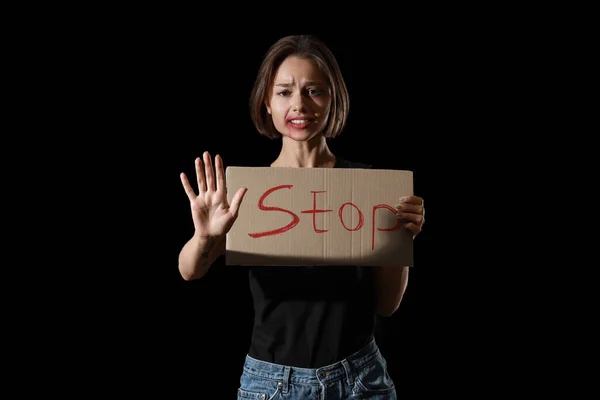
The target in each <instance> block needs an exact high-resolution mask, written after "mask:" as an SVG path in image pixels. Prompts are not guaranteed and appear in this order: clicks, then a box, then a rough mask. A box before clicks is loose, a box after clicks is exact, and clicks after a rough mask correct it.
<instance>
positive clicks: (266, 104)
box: [265, 101, 271, 114]
mask: <svg viewBox="0 0 600 400" xmlns="http://www.w3.org/2000/svg"><path fill="white" fill-rule="evenodd" d="M265 107H266V108H267V112H268V113H269V114H271V107H270V106H269V103H267V102H266V101H265Z"/></svg>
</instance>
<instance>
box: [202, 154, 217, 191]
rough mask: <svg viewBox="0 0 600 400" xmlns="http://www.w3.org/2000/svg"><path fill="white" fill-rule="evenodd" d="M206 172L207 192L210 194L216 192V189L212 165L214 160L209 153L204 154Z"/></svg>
mask: <svg viewBox="0 0 600 400" xmlns="http://www.w3.org/2000/svg"><path fill="white" fill-rule="evenodd" d="M204 171H205V172H206V173H205V174H204V175H205V178H206V190H207V191H209V192H214V191H215V190H216V189H215V173H214V168H213V164H212V159H211V158H210V154H209V153H208V151H205V152H204Z"/></svg>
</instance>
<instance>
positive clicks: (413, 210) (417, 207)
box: [395, 196, 425, 239]
mask: <svg viewBox="0 0 600 400" xmlns="http://www.w3.org/2000/svg"><path fill="white" fill-rule="evenodd" d="M424 204H425V202H424V201H423V199H422V198H421V197H418V196H405V197H401V198H400V203H399V204H396V205H395V208H396V209H397V210H398V214H397V215H398V219H400V220H401V221H402V226H404V227H405V228H407V229H409V230H410V231H411V232H412V233H413V239H414V238H415V237H416V236H417V235H418V234H419V232H421V230H422V229H423V224H424V223H425V205H424Z"/></svg>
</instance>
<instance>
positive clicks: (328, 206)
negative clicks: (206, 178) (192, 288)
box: [226, 167, 413, 266]
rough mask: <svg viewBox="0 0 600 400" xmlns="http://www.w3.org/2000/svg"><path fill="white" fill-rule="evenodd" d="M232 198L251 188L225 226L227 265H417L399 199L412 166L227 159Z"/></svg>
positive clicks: (407, 190) (408, 185) (409, 186)
mask: <svg viewBox="0 0 600 400" xmlns="http://www.w3.org/2000/svg"><path fill="white" fill-rule="evenodd" d="M226 183H227V196H228V199H229V201H231V198H232V197H233V194H235V192H236V191H237V190H238V189H239V188H240V187H247V188H248V191H247V192H246V194H245V196H244V200H243V201H242V204H241V206H240V210H239V213H238V219H237V220H236V221H235V223H234V224H233V227H232V228H231V230H230V231H229V233H228V234H227V246H226V264H227V265H281V266H286V265H288V266H291V265H298V266H299V265H304V266H312V265H369V266H373V265H412V263H413V238H412V233H411V232H410V231H409V230H408V229H406V228H403V227H402V226H401V225H400V223H399V220H398V218H397V216H396V214H395V213H396V210H395V209H394V208H393V207H394V205H396V204H398V203H399V199H400V197H402V196H406V195H412V194H413V173H412V171H399V170H376V169H345V168H272V167H228V168H227V169H226Z"/></svg>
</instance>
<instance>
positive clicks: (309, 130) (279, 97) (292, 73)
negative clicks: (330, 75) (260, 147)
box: [266, 56, 331, 141]
mask: <svg viewBox="0 0 600 400" xmlns="http://www.w3.org/2000/svg"><path fill="white" fill-rule="evenodd" d="M330 104H331V89H330V87H329V83H328V81H327V77H326V76H325V74H323V73H322V72H321V71H320V70H319V68H318V67H317V64H316V63H315V62H314V61H312V60H309V59H305V58H299V57H296V56H290V57H288V58H286V59H285V61H283V63H282V64H281V65H280V66H279V69H278V70H277V72H276V73H275V79H274V81H273V87H272V89H271V93H270V97H269V99H268V101H267V103H266V106H267V112H268V113H269V114H271V117H272V118H273V124H274V125H275V128H276V129H277V130H278V131H279V132H280V133H281V134H282V135H283V136H285V137H288V138H290V139H293V140H296V141H308V140H310V139H312V138H313V137H315V136H317V135H318V134H320V133H322V132H323V129H324V128H325V126H326V125H327V119H328V117H329V107H330Z"/></svg>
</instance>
